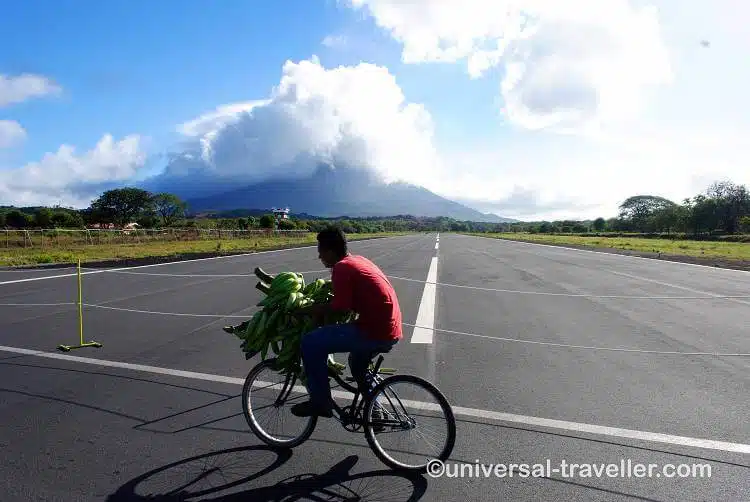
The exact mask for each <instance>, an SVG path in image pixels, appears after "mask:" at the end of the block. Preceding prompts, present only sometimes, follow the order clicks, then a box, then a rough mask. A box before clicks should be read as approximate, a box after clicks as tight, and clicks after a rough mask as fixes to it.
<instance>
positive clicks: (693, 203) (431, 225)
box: [0, 181, 750, 238]
mask: <svg viewBox="0 0 750 502" xmlns="http://www.w3.org/2000/svg"><path fill="white" fill-rule="evenodd" d="M251 213H252V214H251ZM128 223H138V225H139V226H140V227H142V228H155V227H193V228H196V227H197V228H216V229H224V230H251V229H271V228H274V227H278V228H279V229H280V230H295V229H297V230H309V231H312V232H317V231H319V230H322V229H323V228H325V227H326V226H328V225H330V224H332V223H333V224H335V225H336V226H339V227H340V228H342V229H343V230H344V232H346V233H372V232H389V231H390V232H435V231H437V232H449V231H454V232H532V233H573V234H592V233H613V232H619V233H631V234H632V233H637V234H643V235H644V236H646V235H647V236H654V235H657V236H658V235H661V234H666V235H671V236H675V237H676V236H683V237H689V238H709V237H711V236H720V235H730V236H731V235H736V234H740V233H750V191H748V189H747V188H746V187H745V186H744V185H737V184H734V183H732V182H729V181H720V182H715V183H713V184H711V185H710V186H709V187H708V188H707V189H706V190H705V191H704V192H702V193H700V194H698V195H695V196H694V197H692V198H687V199H684V200H683V201H682V202H681V203H676V202H673V201H670V200H668V199H665V198H663V197H661V196H658V195H635V196H632V197H629V198H627V199H626V200H625V201H623V202H622V203H621V204H620V206H619V213H618V215H617V216H616V217H612V218H608V219H605V218H603V217H599V218H596V219H590V220H564V221H534V222H513V223H484V222H472V221H460V220H456V219H453V218H448V217H432V218H430V217H416V216H411V215H394V216H389V217H363V218H355V217H349V216H342V217H338V218H321V217H315V216H311V215H306V214H298V215H294V214H293V215H291V216H290V218H289V219H283V220H280V221H278V223H277V222H276V218H275V217H274V216H273V215H272V214H266V213H264V212H263V211H251V210H235V211H226V212H220V213H214V214H210V213H207V214H204V215H190V214H189V213H188V208H187V205H186V203H185V202H184V201H182V200H181V199H180V198H179V197H177V196H176V195H174V194H170V193H157V194H152V193H150V192H147V191H145V190H141V189H138V188H129V187H126V188H119V189H114V190H108V191H106V192H104V193H102V194H101V195H100V196H99V197H98V198H97V199H95V200H94V201H93V202H92V203H91V205H90V206H89V207H87V208H85V209H81V210H76V209H70V208H62V207H53V208H49V207H31V208H14V207H9V206H6V207H0V227H4V228H20V229H24V228H84V227H86V226H89V225H94V224H100V225H108V224H113V225H114V226H115V227H122V226H124V225H126V224H128Z"/></svg>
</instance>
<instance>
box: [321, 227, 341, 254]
mask: <svg viewBox="0 0 750 502" xmlns="http://www.w3.org/2000/svg"><path fill="white" fill-rule="evenodd" d="M318 245H319V246H320V247H321V248H322V249H330V250H331V251H334V252H335V253H336V254H337V255H338V256H345V255H346V253H347V251H348V246H347V244H346V235H345V234H344V231H343V230H341V229H340V228H338V227H328V228H326V229H324V230H321V231H320V232H318Z"/></svg>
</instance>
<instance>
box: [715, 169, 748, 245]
mask: <svg viewBox="0 0 750 502" xmlns="http://www.w3.org/2000/svg"><path fill="white" fill-rule="evenodd" d="M706 195H707V196H708V197H709V198H711V199H713V200H714V203H715V205H716V213H717V217H718V218H719V225H720V227H721V228H722V230H724V231H725V232H726V233H728V234H734V233H736V232H737V230H739V221H740V218H742V217H743V216H745V215H747V214H750V192H748V190H747V188H746V187H745V186H743V185H736V184H734V183H732V182H730V181H719V182H715V183H713V184H712V185H711V186H710V187H709V188H708V190H706Z"/></svg>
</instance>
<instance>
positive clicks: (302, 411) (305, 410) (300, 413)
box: [292, 401, 333, 418]
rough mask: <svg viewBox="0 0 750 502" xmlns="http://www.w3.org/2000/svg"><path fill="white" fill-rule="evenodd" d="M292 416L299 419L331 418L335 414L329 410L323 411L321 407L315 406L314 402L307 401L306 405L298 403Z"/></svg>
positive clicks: (293, 408)
mask: <svg viewBox="0 0 750 502" xmlns="http://www.w3.org/2000/svg"><path fill="white" fill-rule="evenodd" d="M292 415H294V416H297V417H311V416H317V417H326V418H331V417H332V416H333V412H332V411H331V410H330V409H329V410H324V409H321V408H320V407H319V406H316V405H315V404H313V402H312V401H305V402H304V403H298V404H295V405H294V406H292Z"/></svg>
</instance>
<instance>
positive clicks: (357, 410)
mask: <svg viewBox="0 0 750 502" xmlns="http://www.w3.org/2000/svg"><path fill="white" fill-rule="evenodd" d="M383 360H384V357H383V355H382V354H381V355H379V356H378V359H377V362H376V363H375V365H374V367H372V369H369V368H368V370H367V371H368V372H369V373H370V375H371V376H372V378H373V380H374V381H375V382H376V385H377V384H378V383H380V382H381V381H382V379H381V378H380V376H379V374H380V366H381V364H382V363H383ZM363 383H365V382H357V391H356V392H354V396H353V397H352V400H351V402H350V404H349V405H347V406H343V407H341V406H339V405H338V404H337V403H336V401H333V409H334V411H335V412H336V415H338V416H336V417H335V418H336V420H338V421H339V422H340V423H341V425H342V426H343V427H344V429H346V430H349V431H351V432H356V431H358V430H359V429H360V428H362V427H365V426H373V427H374V426H384V425H391V426H401V427H404V422H403V421H401V420H388V419H384V418H380V419H376V420H374V421H373V422H367V421H366V420H365V419H364V418H363V416H362V415H363V411H364V407H365V405H367V399H366V398H365V397H364V396H363V394H362V390H361V389H362V384H363ZM386 399H387V400H388V401H391V399H390V398H389V397H388V396H386ZM396 399H397V400H398V401H399V403H401V400H400V399H399V398H398V396H396Z"/></svg>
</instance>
